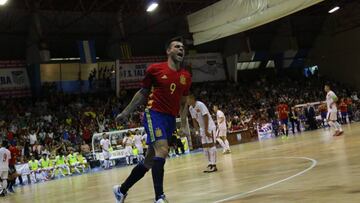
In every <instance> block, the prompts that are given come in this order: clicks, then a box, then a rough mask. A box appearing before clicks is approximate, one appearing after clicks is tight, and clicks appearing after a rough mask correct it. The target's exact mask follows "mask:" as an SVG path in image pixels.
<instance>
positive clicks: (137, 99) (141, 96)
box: [116, 88, 150, 121]
mask: <svg viewBox="0 0 360 203" xmlns="http://www.w3.org/2000/svg"><path fill="white" fill-rule="evenodd" d="M149 94H150V90H149V89H145V88H141V89H140V90H139V91H137V92H136V93H135V95H134V97H133V98H132V100H131V102H130V103H129V104H128V105H127V106H126V108H125V109H124V110H123V111H122V112H121V113H120V114H118V115H117V116H116V120H117V121H120V120H122V119H124V118H126V117H127V116H129V114H130V113H132V112H133V111H134V110H135V109H136V108H137V107H138V106H140V105H142V104H144V103H145V102H146V100H147V98H148V96H149Z"/></svg>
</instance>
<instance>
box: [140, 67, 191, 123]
mask: <svg viewBox="0 0 360 203" xmlns="http://www.w3.org/2000/svg"><path fill="white" fill-rule="evenodd" d="M190 86H191V75H190V73H189V72H188V71H187V70H185V69H183V68H182V69H180V70H178V71H174V70H172V69H170V67H169V66H168V63H167V62H164V63H157V64H152V65H150V66H149V67H148V68H147V69H146V72H145V78H144V79H143V81H142V87H143V88H146V89H151V93H150V95H149V98H148V106H147V108H149V109H152V110H154V111H157V112H161V113H167V114H170V115H173V116H177V115H178V114H179V109H180V99H181V97H182V96H187V95H188V94H189V90H190Z"/></svg>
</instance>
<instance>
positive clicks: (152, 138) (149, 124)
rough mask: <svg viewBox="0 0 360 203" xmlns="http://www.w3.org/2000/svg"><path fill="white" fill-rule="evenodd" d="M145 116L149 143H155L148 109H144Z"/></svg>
mask: <svg viewBox="0 0 360 203" xmlns="http://www.w3.org/2000/svg"><path fill="white" fill-rule="evenodd" d="M145 115H146V121H147V124H148V127H149V133H150V141H151V142H154V141H155V135H154V128H153V124H152V120H151V115H150V111H149V109H148V108H147V109H145Z"/></svg>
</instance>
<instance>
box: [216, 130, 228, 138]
mask: <svg viewBox="0 0 360 203" xmlns="http://www.w3.org/2000/svg"><path fill="white" fill-rule="evenodd" d="M226 131H227V130H226V128H225V129H221V128H218V129H217V130H216V137H217V138H218V137H226Z"/></svg>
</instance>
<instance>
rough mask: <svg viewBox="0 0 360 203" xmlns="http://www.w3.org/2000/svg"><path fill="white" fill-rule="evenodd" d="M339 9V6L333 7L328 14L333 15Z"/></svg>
mask: <svg viewBox="0 0 360 203" xmlns="http://www.w3.org/2000/svg"><path fill="white" fill-rule="evenodd" d="M339 9H340V7H339V6H335V7H334V8H332V9H330V10H329V13H334V12H335V11H337V10H339Z"/></svg>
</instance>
